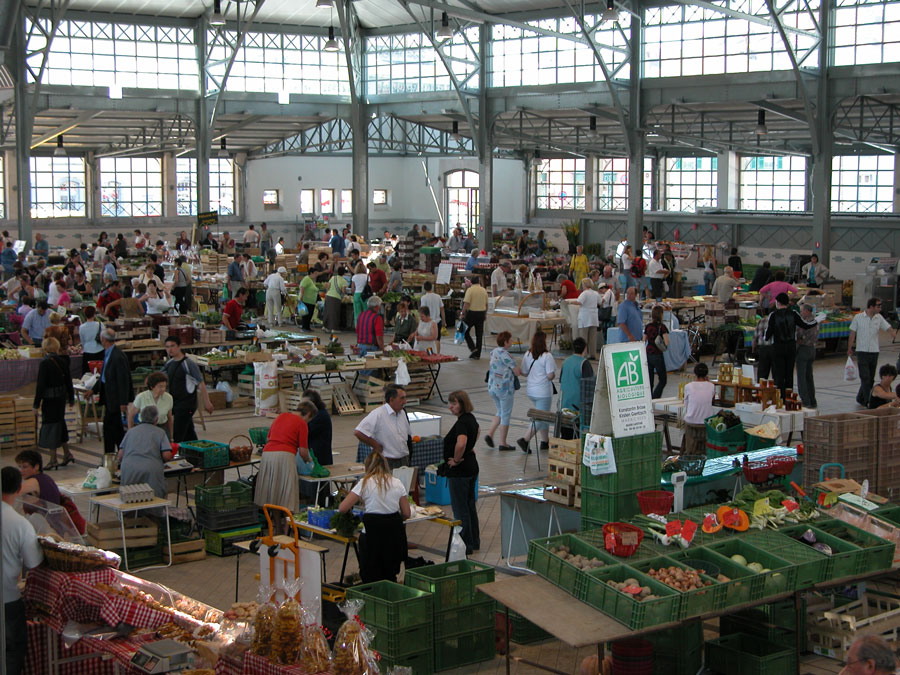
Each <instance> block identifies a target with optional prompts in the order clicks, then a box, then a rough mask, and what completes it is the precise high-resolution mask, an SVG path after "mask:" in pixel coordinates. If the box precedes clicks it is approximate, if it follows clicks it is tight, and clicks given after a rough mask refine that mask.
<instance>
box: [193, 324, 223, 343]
mask: <svg viewBox="0 0 900 675" xmlns="http://www.w3.org/2000/svg"><path fill="white" fill-rule="evenodd" d="M197 333H198V335H197V342H202V343H204V344H212V345H220V344H222V343H223V342H225V331H224V330H218V329H210V328H201V329H200V330H199V331H197Z"/></svg>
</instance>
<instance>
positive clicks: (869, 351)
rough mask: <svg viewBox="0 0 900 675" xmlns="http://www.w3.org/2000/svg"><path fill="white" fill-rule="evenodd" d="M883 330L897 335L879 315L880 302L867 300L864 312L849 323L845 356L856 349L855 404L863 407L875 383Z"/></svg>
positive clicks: (872, 299)
mask: <svg viewBox="0 0 900 675" xmlns="http://www.w3.org/2000/svg"><path fill="white" fill-rule="evenodd" d="M883 330H889V331H891V334H892V335H894V336H896V335H897V331H896V330H894V329H892V328H891V324H889V323H888V322H887V319H885V318H884V317H883V316H882V315H881V300H879V299H878V298H869V301H868V302H867V303H866V311H864V312H860V313H859V314H857V315H856V316H854V317H853V321H851V322H850V337H849V338H848V339H847V356H853V348H854V347H856V363H857V367H858V368H859V391H858V392H856V402H857V403H859V404H860V405H861V406H864V407H865V406H868V405H869V395H870V394H871V393H872V385H873V383H874V382H875V371H876V370H877V369H878V353H879V352H880V351H881V347H880V346H879V344H878V339H879V333H880V332H881V331H883Z"/></svg>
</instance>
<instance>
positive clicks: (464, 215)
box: [444, 170, 480, 232]
mask: <svg viewBox="0 0 900 675" xmlns="http://www.w3.org/2000/svg"><path fill="white" fill-rule="evenodd" d="M444 191H445V194H446V203H447V211H446V213H447V228H448V230H452V229H453V228H454V227H456V226H457V225H458V226H460V227H462V229H463V232H474V231H475V230H476V229H477V228H478V213H479V208H480V203H479V200H478V174H477V173H476V172H475V171H464V170H459V171H451V172H450V173H448V174H447V176H446V178H445V183H444Z"/></svg>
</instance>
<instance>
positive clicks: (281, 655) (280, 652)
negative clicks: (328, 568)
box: [270, 579, 303, 666]
mask: <svg viewBox="0 0 900 675" xmlns="http://www.w3.org/2000/svg"><path fill="white" fill-rule="evenodd" d="M302 585H303V581H302V580H301V579H291V580H290V581H286V582H285V584H284V593H285V595H287V600H285V601H284V602H283V603H281V607H279V608H278V612H277V613H276V614H275V628H274V630H273V632H272V650H271V657H270V658H271V659H272V660H273V661H277V662H278V663H280V664H281V665H284V666H292V665H294V664H296V663H299V662H300V650H301V648H302V647H303V643H302V639H303V632H302V629H303V610H302V608H301V607H300V603H299V602H297V600H296V599H295V598H294V596H296V595H297V594H298V593H299V592H300V587H301V586H302Z"/></svg>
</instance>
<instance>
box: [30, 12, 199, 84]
mask: <svg viewBox="0 0 900 675" xmlns="http://www.w3.org/2000/svg"><path fill="white" fill-rule="evenodd" d="M41 21H43V22H44V25H45V29H46V30H47V31H48V32H49V29H50V20H49V19H41ZM35 40H36V41H37V42H38V44H32V43H31V42H30V43H29V45H28V49H29V51H32V50H35V49H40V48H43V47H44V38H43V36H42V35H41V34H40V33H38V32H35V35H34V36H33V38H32V41H35ZM197 81H198V78H197V53H196V45H195V44H194V31H193V29H192V28H172V27H168V26H139V25H131V24H121V23H108V22H105V21H104V22H94V21H61V22H60V24H59V28H58V29H57V33H56V37H54V38H53V43H52V44H51V45H50V56H49V59H48V61H47V70H46V73H45V75H44V82H45V83H48V84H64V85H78V86H88V87H90V86H94V87H109V86H111V85H117V86H119V87H136V88H146V89H190V90H196V89H197V83H198V82H197Z"/></svg>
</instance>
